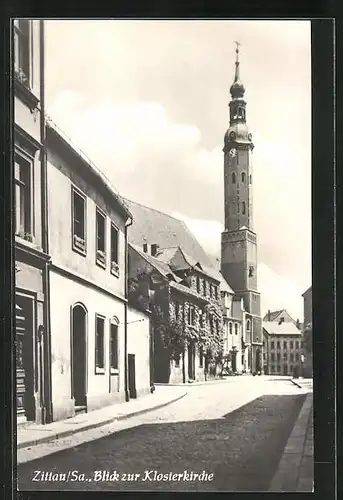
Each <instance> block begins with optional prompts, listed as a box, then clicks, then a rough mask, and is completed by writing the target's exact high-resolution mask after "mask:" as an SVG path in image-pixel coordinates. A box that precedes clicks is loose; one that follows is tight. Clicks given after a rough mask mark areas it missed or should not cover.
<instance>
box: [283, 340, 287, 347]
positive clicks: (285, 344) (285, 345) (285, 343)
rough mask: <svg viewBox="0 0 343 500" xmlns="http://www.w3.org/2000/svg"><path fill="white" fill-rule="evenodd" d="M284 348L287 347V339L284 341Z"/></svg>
mask: <svg viewBox="0 0 343 500" xmlns="http://www.w3.org/2000/svg"><path fill="white" fill-rule="evenodd" d="M283 348H284V349H287V342H286V340H285V341H284V343H283Z"/></svg>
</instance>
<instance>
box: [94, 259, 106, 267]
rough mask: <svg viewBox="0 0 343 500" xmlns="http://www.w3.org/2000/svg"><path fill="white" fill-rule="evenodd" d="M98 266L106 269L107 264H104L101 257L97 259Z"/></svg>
mask: <svg viewBox="0 0 343 500" xmlns="http://www.w3.org/2000/svg"><path fill="white" fill-rule="evenodd" d="M96 265H97V266H99V267H101V268H102V269H106V262H103V261H102V260H101V259H99V257H97V259H96Z"/></svg>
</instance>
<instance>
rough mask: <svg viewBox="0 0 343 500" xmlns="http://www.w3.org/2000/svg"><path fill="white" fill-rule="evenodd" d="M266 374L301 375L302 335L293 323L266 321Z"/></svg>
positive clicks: (264, 327) (264, 329)
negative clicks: (296, 373) (295, 373)
mask: <svg viewBox="0 0 343 500" xmlns="http://www.w3.org/2000/svg"><path fill="white" fill-rule="evenodd" d="M263 339H264V360H263V362H264V373H265V374H269V375H289V376H292V375H293V374H294V372H295V371H297V372H298V374H299V375H300V374H301V354H302V334H301V332H300V331H299V330H298V328H297V327H296V326H295V325H294V323H293V322H291V321H288V322H285V321H280V319H279V321H264V322H263Z"/></svg>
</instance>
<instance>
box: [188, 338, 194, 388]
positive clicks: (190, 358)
mask: <svg viewBox="0 0 343 500" xmlns="http://www.w3.org/2000/svg"><path fill="white" fill-rule="evenodd" d="M188 378H189V380H194V379H195V347H194V344H193V343H190V344H189V345H188Z"/></svg>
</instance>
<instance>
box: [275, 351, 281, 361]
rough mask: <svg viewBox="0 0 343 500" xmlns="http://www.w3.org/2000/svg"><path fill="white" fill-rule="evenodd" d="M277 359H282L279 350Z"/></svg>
mask: <svg viewBox="0 0 343 500" xmlns="http://www.w3.org/2000/svg"><path fill="white" fill-rule="evenodd" d="M276 359H277V360H278V361H280V360H281V354H280V353H279V352H278V353H277V355H276Z"/></svg>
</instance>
